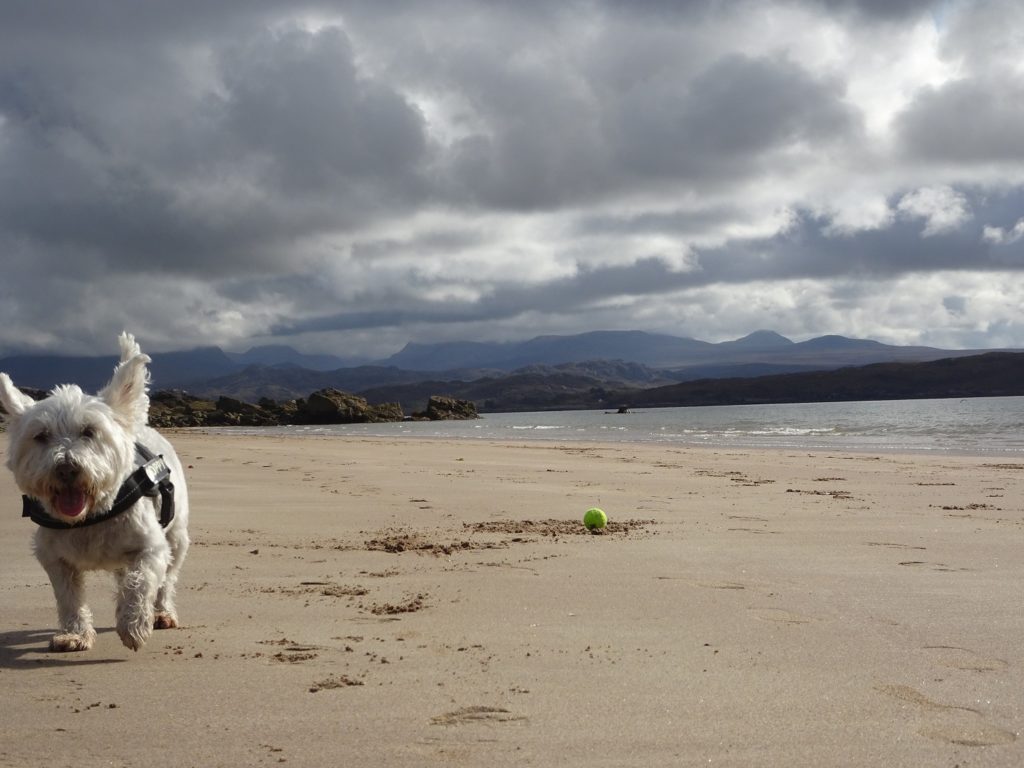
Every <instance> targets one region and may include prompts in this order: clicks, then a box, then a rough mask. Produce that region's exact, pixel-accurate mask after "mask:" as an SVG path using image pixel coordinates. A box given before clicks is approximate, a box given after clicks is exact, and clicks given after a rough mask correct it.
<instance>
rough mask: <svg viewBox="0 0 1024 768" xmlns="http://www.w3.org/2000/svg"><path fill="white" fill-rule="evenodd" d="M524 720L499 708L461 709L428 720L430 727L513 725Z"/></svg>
mask: <svg viewBox="0 0 1024 768" xmlns="http://www.w3.org/2000/svg"><path fill="white" fill-rule="evenodd" d="M525 720H526V718H525V717H523V716H522V715H514V714H512V713H511V712H509V711H508V710H507V709H503V708H501V707H481V706H477V707H463V708H462V709H457V710H455V711H454V712H445V713H444V714H443V715H435V716H434V717H432V718H430V723H431V725H467V724H469V723H487V724H490V723H514V722H523V721H525Z"/></svg>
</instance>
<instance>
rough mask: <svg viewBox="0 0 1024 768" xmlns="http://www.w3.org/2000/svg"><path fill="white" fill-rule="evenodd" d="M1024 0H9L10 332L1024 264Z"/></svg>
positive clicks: (424, 322)
mask: <svg viewBox="0 0 1024 768" xmlns="http://www.w3.org/2000/svg"><path fill="white" fill-rule="evenodd" d="M1014 7H1015V6H1014V5H1013V4H1012V3H1002V4H1000V3H999V2H994V1H993V2H984V3H981V2H979V3H973V2H967V3H930V2H915V1H910V0H907V1H906V2H883V0H820V1H815V0H778V1H777V2H757V1H756V0H750V1H749V2H746V1H744V0H737V1H736V2H725V1H724V0H698V1H697V2H659V1H658V0H638V2H624V1H623V0H572V1H571V2H568V3H547V2H538V1H537V0H529V1H527V2H519V3H515V2H511V1H509V2H495V3H489V2H479V1H477V0H442V1H441V2H438V3H431V4H429V5H427V4H422V3H415V2H412V0H401V1H399V2H394V3H376V2H365V1H359V2H356V1H352V2H343V1H341V0H338V1H337V2H332V1H331V0H321V1H319V2H306V1H303V2H296V3H288V4H284V3H279V2H271V1H270V0H251V1H250V0H245V1H244V2H243V1H242V0H226V1H225V2H216V3H206V2H199V1H198V0H183V2H181V3H173V4H170V3H163V2H156V0H132V1H131V2H128V0H121V1H119V0H104V2H100V3H52V2H47V1H46V0H39V1H38V2H25V3H6V4H4V5H3V6H0V253H2V256H3V259H4V263H3V274H2V278H3V280H2V281H0V300H2V301H0V304H2V306H0V319H2V320H3V323H0V326H2V328H3V330H2V331H0V349H6V348H12V347H14V346H19V347H20V346H28V347H31V346H33V345H35V346H39V347H49V348H59V347H74V346H80V345H87V344H88V343H89V340H90V339H91V338H93V337H96V336H98V335H100V332H101V331H102V332H103V333H107V332H110V333H113V332H116V331H118V330H120V328H121V327H122V326H123V325H126V324H128V325H132V326H142V327H143V328H147V329H151V331H150V332H151V333H153V334H154V335H156V336H157V337H158V338H160V339H161V340H163V342H164V343H165V344H166V345H169V346H170V345H187V344H190V343H210V342H214V343H225V344H233V343H236V342H237V343H239V344H241V343H242V341H241V340H244V339H248V338H251V337H253V336H260V337H262V338H263V339H264V340H265V339H266V338H267V337H270V336H272V335H274V334H281V335H289V336H292V337H295V336H303V337H304V338H309V334H318V336H317V341H318V342H319V341H321V340H322V339H325V338H329V337H330V336H329V334H331V333H332V332H334V331H357V330H360V329H369V330H370V331H371V332H372V331H373V330H375V329H382V328H389V329H411V328H428V329H442V330H443V329H445V328H447V327H457V328H460V329H462V328H471V329H472V330H473V331H474V332H475V333H477V332H479V333H483V332H484V331H483V329H484V328H485V327H491V328H493V327H496V326H494V325H491V326H488V325H487V324H488V323H492V324H493V323H503V325H502V326H501V327H502V329H503V332H508V333H511V332H512V331H511V330H510V329H514V328H517V327H520V326H519V325H518V323H524V322H526V321H524V320H522V318H530V322H544V320H543V318H558V319H560V321H561V322H563V323H564V324H565V325H571V324H576V325H578V326H581V327H586V326H587V324H588V323H589V322H590V318H591V317H593V315H591V314H590V313H591V312H592V311H595V308H598V307H599V308H601V312H602V313H603V314H601V315H600V317H602V318H610V319H611V320H612V321H613V322H614V323H615V324H617V325H619V326H621V327H631V326H632V325H633V321H632V318H631V317H630V316H629V315H627V314H622V315H616V314H615V312H616V311H617V310H616V309H615V307H616V306H619V305H620V304H622V305H625V304H628V303H629V302H628V300H632V299H636V300H638V301H641V300H642V302H643V303H644V304H645V307H644V308H645V309H650V311H651V314H652V315H656V314H659V312H657V311H656V310H657V309H659V308H660V309H663V310H664V312H662V313H661V314H665V315H671V313H672V312H673V311H674V306H673V301H674V299H675V293H678V292H689V294H688V295H689V296H693V297H696V301H698V303H699V302H703V303H704V304H705V305H706V306H708V307H713V304H714V301H713V298H714V295H717V294H714V295H713V292H708V291H710V289H712V288H714V287H716V286H728V288H729V290H730V291H731V292H732V293H733V294H735V295H741V294H744V291H751V290H754V289H752V288H748V286H750V285H752V284H753V283H756V282H773V281H775V282H778V281H786V280H812V281H819V282H821V283H822V284H823V285H825V286H826V288H825V289H823V290H822V291H821V292H820V295H822V296H825V297H828V296H829V295H830V294H829V291H828V290H827V289H828V288H829V287H830V286H831V285H832V283H831V282H830V281H845V284H847V289H848V290H849V291H854V292H856V291H857V290H860V289H861V288H863V286H855V287H850V285H849V284H850V283H851V282H854V283H855V282H857V281H858V280H868V281H870V280H875V281H881V283H884V281H886V280H889V279H898V278H901V277H902V276H906V275H917V274H921V275H935V274H938V273H947V272H948V273H964V272H967V271H970V272H971V274H973V275H981V276H985V275H988V274H989V273H992V272H993V271H996V270H1002V271H1004V272H1009V271H1016V270H1020V269H1021V268H1024V258H1022V254H1021V248H1022V247H1024V237H1019V236H1018V234H1019V233H1020V232H1024V225H1020V226H1018V225H1019V223H1020V222H1021V221H1022V220H1024V207H1022V203H1024V199H1022V193H1021V189H1022V186H1021V179H1022V178H1024V167H1022V166H1024V158H1022V150H1021V146H1022V144H1021V142H1020V141H1019V140H1018V138H1017V137H1018V136H1019V135H1024V108H1022V107H1021V104H1024V80H1022V77H1021V73H1020V71H1019V66H1018V64H1017V63H1015V62H1018V63H1019V55H1018V54H1017V53H1016V51H1017V48H1019V46H1016V47H1015V45H1014V41H1015V38H1014V37H1013V29H1014V28H1015V24H1014V23H1013V20H1014V19H1018V18H1019V17H1020V12H1019V11H1013V9H1014ZM1013 13H1016V14H1017V16H1014V15H1013ZM1007 19H1009V21H1007ZM1016 26H1017V27H1019V25H1016ZM998 279H999V278H993V280H998ZM943 280H945V281H947V282H948V281H950V280H953V281H954V282H955V278H948V277H943V278H941V279H939V282H942V281H943ZM1010 282H1012V281H1006V280H1005V279H1004V280H1003V282H1002V283H999V284H996V283H993V285H994V286H995V287H994V288H993V291H994V292H995V293H1000V292H1002V294H1001V295H1005V296H1007V297H1009V296H1010V293H1009V291H1010V290H1011V286H1010ZM878 284H880V283H876V287H877V285H878ZM979 284H980V283H979ZM935 290H936V291H937V292H938V293H939V295H940V296H948V297H961V296H962V297H965V298H966V300H965V301H964V302H963V303H962V304H960V303H958V302H957V301H952V300H951V302H950V303H949V305H948V307H954V308H957V307H961V306H962V307H963V309H962V311H960V312H959V313H956V312H951V311H947V310H948V307H943V305H942V299H941V298H940V299H937V300H936V301H935V302H934V303H935V304H936V305H937V306H938V307H939V308H940V309H942V310H943V316H947V315H948V316H950V317H952V316H953V315H957V316H958V317H960V318H961V319H959V320H957V322H960V323H962V324H963V326H964V327H968V326H971V323H972V322H973V323H974V326H977V325H978V322H979V318H981V319H983V320H985V321H986V322H987V319H986V317H987V316H986V315H985V313H989V314H991V313H992V312H993V311H994V310H993V309H992V308H991V306H986V305H985V303H984V302H981V301H978V300H976V299H975V298H974V297H972V296H970V295H968V289H967V288H964V287H962V286H958V285H948V286H947V285H945V284H943V285H941V286H939V287H937V288H935ZM700 291H705V293H703V294H700V293H699V292H700ZM55 293H56V294H57V295H58V299H57V300H54V299H53V296H54V294H55ZM110 294H119V295H121V296H125V297H126V298H122V299H120V300H119V302H118V303H116V304H113V303H111V302H108V301H106V299H107V297H108V295H110ZM136 294H138V295H148V296H150V297H151V298H150V299H149V300H145V299H137V298H136ZM744 295H745V294H744ZM859 295H860V296H864V295H866V294H863V293H862V294H859ZM623 297H626V299H627V300H623ZM840 299H841V297H840V296H839V295H838V293H836V294H835V295H833V296H832V298H831V299H829V300H830V301H834V302H835V303H836V304H835V306H839V304H840ZM658 302H661V304H658ZM737 302H738V303H740V304H743V303H747V304H750V303H752V302H749V301H747V302H743V301H741V300H737ZM1006 304H1007V305H1009V304H1010V299H1009V298H1008V299H1007V300H1006ZM843 306H844V307H845V306H846V305H843ZM923 311H924V310H922V312H923ZM801 312H804V313H805V314H807V315H808V316H811V314H814V313H811V312H810V310H807V309H801ZM972 313H975V314H974V315H972ZM814 316H815V317H818V316H820V315H819V314H814ZM536 318H542V320H537V319H536ZM998 321H999V319H998V318H994V319H993V320H992V323H993V327H995V325H996V324H997V323H998ZM666 322H667V321H666ZM1007 323H1008V324H1007ZM1007 323H1004V324H1003V326H1001V327H1005V328H1013V327H1016V326H1015V325H1014V324H1013V323H1012V322H1010V321H1007ZM716 327H717V326H716ZM972 327H973V326H972ZM545 330H546V329H545V328H533V327H530V326H527V325H522V326H521V332H520V334H519V335H529V334H530V333H532V332H534V331H536V332H544V331H545ZM747 330H750V329H749V328H737V329H736V331H737V332H736V335H737V336H738V335H742V333H743V332H745V331H747ZM834 330H842V329H834ZM410 332H411V331H410ZM428 332H429V331H428ZM690 332H691V333H693V334H695V335H699V333H700V329H691V331H690ZM370 335H372V334H370ZM336 338H343V336H338V337H336ZM394 338H395V339H397V338H398V331H396V335H395V337H394ZM26 339H28V340H29V341H26Z"/></svg>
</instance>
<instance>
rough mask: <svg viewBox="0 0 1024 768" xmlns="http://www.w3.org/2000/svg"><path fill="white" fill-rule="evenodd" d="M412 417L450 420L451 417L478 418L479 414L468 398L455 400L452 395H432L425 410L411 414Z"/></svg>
mask: <svg viewBox="0 0 1024 768" xmlns="http://www.w3.org/2000/svg"><path fill="white" fill-rule="evenodd" d="M413 416H414V418H424V419H430V420H431V421H450V420H453V419H478V418H480V414H479V413H478V412H477V410H476V405H475V404H473V403H472V402H471V401H469V400H456V399H455V398H454V397H442V396H440V395H434V396H433V397H431V398H430V400H428V401H427V410H426V411H423V412H422V413H417V414H414V415H413Z"/></svg>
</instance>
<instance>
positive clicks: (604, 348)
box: [381, 331, 985, 373]
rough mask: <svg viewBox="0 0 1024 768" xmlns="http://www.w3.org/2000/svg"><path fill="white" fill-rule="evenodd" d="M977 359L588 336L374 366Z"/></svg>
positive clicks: (462, 346) (397, 357) (912, 351)
mask: <svg viewBox="0 0 1024 768" xmlns="http://www.w3.org/2000/svg"><path fill="white" fill-rule="evenodd" d="M983 351H985V350H945V349H937V348H935V347H920V346H916V347H901V346H894V345H889V344H882V343H881V342H878V341H872V340H870V339H850V338H846V337H844V336H820V337H818V338H815V339H810V340H808V341H802V342H794V341H791V340H790V339H787V338H786V337H785V336H782V335H780V334H778V333H776V332H774V331H756V332H754V333H752V334H750V335H748V336H744V337H743V338H741V339H736V340H734V341H723V342H719V343H717V344H712V343H710V342H707V341H698V340H696V339H690V338H685V337H678V336H668V335H664V334H656V333H645V332H643V331H594V332H591V333H581V334H576V335H574V336H538V337H536V338H533V339H530V340H528V341H521V342H495V343H484V342H440V343H437V344H408V345H406V346H405V348H404V349H402V350H401V351H400V352H397V353H395V354H394V355H392V356H391V357H389V358H387V359H386V360H382V361H381V364H382V365H387V366H395V367H396V368H404V369H415V370H421V371H444V370H451V369H454V368H473V367H488V368H496V369H500V370H504V371H513V370H516V369H518V368H523V367H525V366H528V365H560V364H562V363H573V362H584V361H588V360H623V361H626V362H631V363H639V364H640V365H646V366H648V367H651V368H658V369H665V370H672V371H676V372H677V373H681V372H682V371H683V370H684V369H687V368H694V367H702V366H716V367H721V366H725V365H754V364H761V365H764V364H767V365H789V366H809V367H817V368H829V367H839V366H843V365H865V364H867V363H880V362H887V361H899V360H902V361H923V360H938V359H939V358H943V357H955V356H959V355H970V354H978V353H979V352H983Z"/></svg>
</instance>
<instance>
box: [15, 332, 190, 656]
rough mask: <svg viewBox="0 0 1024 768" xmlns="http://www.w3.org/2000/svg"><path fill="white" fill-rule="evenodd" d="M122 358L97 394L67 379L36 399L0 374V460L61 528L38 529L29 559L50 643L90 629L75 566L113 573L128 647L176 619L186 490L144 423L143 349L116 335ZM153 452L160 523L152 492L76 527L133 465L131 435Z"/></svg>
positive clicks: (91, 634)
mask: <svg viewBox="0 0 1024 768" xmlns="http://www.w3.org/2000/svg"><path fill="white" fill-rule="evenodd" d="M119 342H120V345H121V360H120V362H119V363H118V364H117V367H116V368H115V369H114V375H113V377H112V378H111V380H110V383H109V384H107V385H106V386H105V387H104V388H103V389H102V390H100V392H99V393H98V395H96V396H92V395H87V394H85V393H84V392H82V390H81V389H79V388H78V387H77V386H75V385H62V386H59V387H56V388H55V389H54V390H53V391H52V392H51V393H50V395H49V396H48V397H47V398H46V399H45V400H42V401H40V402H36V401H34V400H33V399H32V398H30V397H28V396H27V395H25V394H23V393H22V392H21V391H20V390H18V389H17V387H15V386H14V384H13V382H12V381H11V379H10V377H9V376H7V374H5V373H0V403H2V404H3V406H4V409H5V410H6V411H7V413H8V426H7V433H8V443H9V445H8V451H7V466H8V467H9V468H10V470H11V471H12V472H13V473H14V478H15V480H16V482H17V484H18V487H19V488H20V489H21V491H22V493H24V494H25V495H26V496H31V497H33V498H35V499H37V500H38V501H39V502H40V504H41V505H42V507H43V509H44V510H45V511H46V513H47V514H48V515H50V516H51V517H53V518H54V519H55V520H58V521H60V522H63V523H67V524H70V527H69V528H62V529H51V528H46V527H40V528H38V529H37V530H36V532H35V554H36V558H37V559H38V560H39V562H40V563H41V564H42V566H43V568H45V569H46V573H47V575H49V577H50V582H51V583H52V584H53V592H54V595H55V596H56V598H57V616H58V626H59V630H58V632H57V634H55V635H54V636H53V638H52V639H51V640H50V649H51V650H54V651H84V650H88V649H89V648H91V647H92V646H93V643H94V642H95V640H96V630H95V629H94V628H93V622H92V612H91V611H90V610H89V608H88V606H87V605H86V603H85V590H84V579H83V574H84V572H85V571H90V570H106V571H112V572H113V573H114V578H115V580H116V582H117V596H116V599H117V610H116V614H115V619H116V625H117V634H118V635H119V636H120V638H121V642H123V643H124V644H125V645H126V646H127V647H129V648H131V649H132V650H135V651H137V650H138V649H139V648H141V647H142V646H143V644H144V643H145V642H146V640H147V639H148V638H149V636H150V634H151V633H152V631H153V629H154V628H156V629H167V628H172V627H177V626H178V613H177V610H176V608H175V605H174V593H175V585H176V584H177V581H178V573H179V571H180V570H181V565H182V563H183V562H184V560H185V554H186V553H187V552H188V546H189V538H188V489H187V488H186V486H185V475H184V472H183V471H182V466H181V461H180V460H179V459H178V456H177V454H176V453H175V451H174V448H173V447H171V444H170V443H169V442H167V440H166V439H164V437H163V436H162V435H160V434H159V433H158V432H156V431H155V430H153V429H151V428H150V427H149V426H147V424H146V422H147V420H148V414H149V395H148V394H147V388H148V385H149V370H148V368H147V367H146V366H147V364H148V363H149V362H150V358H149V356H148V355H145V354H143V353H142V350H141V349H140V348H139V345H138V344H137V343H136V342H135V338H134V337H133V336H132V335H131V334H128V333H123V334H121V337H120V339H119ZM136 442H139V443H141V444H142V445H144V446H145V447H146V448H148V449H149V450H150V451H152V452H153V453H155V454H157V455H162V456H163V457H164V460H165V461H166V462H167V465H168V466H169V467H170V470H171V477H170V479H171V482H173V483H174V519H173V520H172V521H171V523H170V525H168V526H167V528H166V529H162V528H161V527H160V514H159V507H160V499H159V497H157V498H155V499H154V498H150V497H147V496H143V497H142V498H141V499H140V500H139V501H138V502H136V503H135V505H134V506H133V507H132V508H131V509H129V510H127V511H126V512H124V513H123V514H120V515H118V516H116V517H112V518H110V519H109V520H104V521H102V522H98V523H96V524H94V525H88V526H85V525H82V523H84V522H86V521H88V520H89V518H90V517H93V516H96V515H101V514H103V513H104V512H105V511H106V510H108V509H110V508H111V506H112V504H113V501H114V499H115V497H116V496H117V492H118V489H119V488H120V486H121V483H122V482H123V481H124V480H125V478H127V477H128V476H129V475H130V474H131V473H132V472H133V471H134V469H135V465H134V459H135V443H136Z"/></svg>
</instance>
